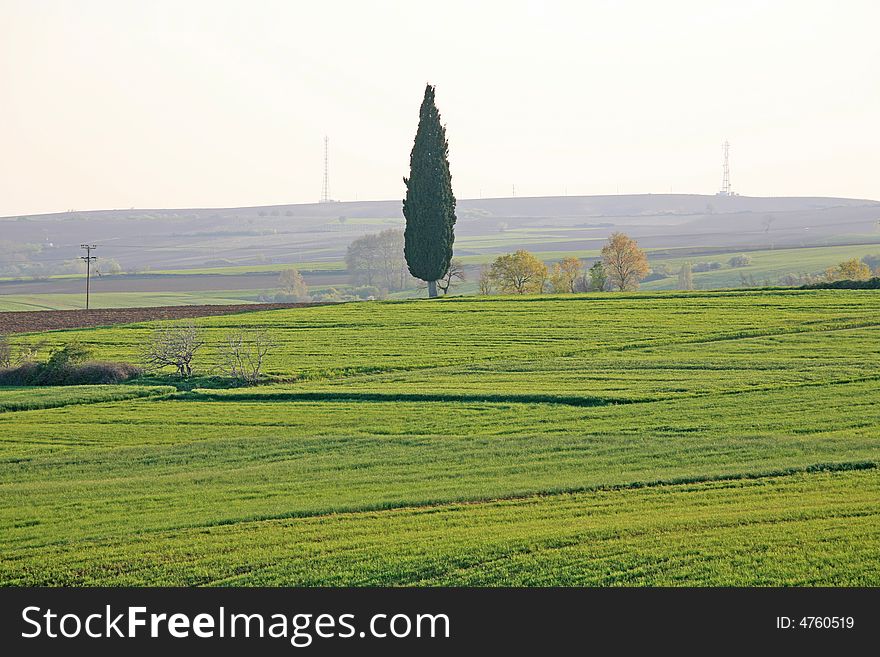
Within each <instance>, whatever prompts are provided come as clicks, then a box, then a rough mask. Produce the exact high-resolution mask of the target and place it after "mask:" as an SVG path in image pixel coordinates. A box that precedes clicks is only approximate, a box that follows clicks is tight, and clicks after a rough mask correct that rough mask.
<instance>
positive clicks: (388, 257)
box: [345, 228, 415, 290]
mask: <svg viewBox="0 0 880 657" xmlns="http://www.w3.org/2000/svg"><path fill="white" fill-rule="evenodd" d="M403 244H404V238H403V231H402V230H398V229H396V228H388V229H387V230H383V231H382V232H380V233H372V234H370V235H363V236H362V237H359V238H358V239H356V240H354V241H353V242H352V243H351V244H350V245H349V247H348V250H347V251H346V254H345V264H346V268H347V269H348V273H349V276H350V277H351V283H352V284H353V285H378V286H381V287H384V288H385V289H387V290H405V289H407V288H410V287H413V286H414V285H415V282H414V280H413V278H412V276H411V275H410V273H409V269H408V267H407V264H406V258H405V257H404V255H403Z"/></svg>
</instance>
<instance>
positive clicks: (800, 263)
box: [642, 244, 880, 290]
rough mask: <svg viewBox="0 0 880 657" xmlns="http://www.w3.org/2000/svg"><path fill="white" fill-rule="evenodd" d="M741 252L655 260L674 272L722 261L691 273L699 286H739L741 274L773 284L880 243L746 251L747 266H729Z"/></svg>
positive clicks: (656, 286)
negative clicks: (711, 268)
mask: <svg viewBox="0 0 880 657" xmlns="http://www.w3.org/2000/svg"><path fill="white" fill-rule="evenodd" d="M741 253H743V252H742V251H731V252H728V253H718V254H711V255H705V256H689V257H683V258H659V259H657V260H656V262H662V263H664V264H666V265H668V266H669V268H670V269H672V270H674V271H677V270H678V269H679V268H681V265H682V264H684V263H685V262H691V263H692V264H696V263H698V262H712V261H715V262H720V263H722V265H723V268H722V269H718V270H715V271H708V272H695V273H694V275H693V278H694V284H695V285H697V286H698V287H699V288H701V289H712V288H728V287H740V286H741V285H742V282H741V280H742V279H741V275H745V276H752V277H754V279H755V281H756V283H757V284H758V285H763V284H764V283H765V281H769V283H770V284H771V285H775V284H776V283H777V281H778V280H779V279H780V278H781V277H782V276H785V275H786V274H802V273H807V274H817V273H821V272H823V271H824V270H825V269H827V268H828V267H831V266H833V265H836V264H838V263H840V262H843V261H844V260H849V259H850V258H857V259H861V258H862V257H863V256H866V255H869V254H880V244H860V245H856V246H823V247H813V248H799V249H777V250H772V251H748V252H745V253H746V255H748V256H749V257H750V258H751V259H752V262H751V264H749V265H748V266H747V267H731V266H730V265H729V264H728V260H730V258H732V257H733V256H736V255H740V254H741ZM653 262H654V261H653V260H652V263H653ZM677 283H678V280H677V278H676V277H671V278H668V279H663V280H659V281H650V282H647V283H643V284H642V287H643V288H644V289H646V290H664V289H675V286H676V284H677Z"/></svg>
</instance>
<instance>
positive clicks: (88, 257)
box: [79, 244, 98, 310]
mask: <svg viewBox="0 0 880 657" xmlns="http://www.w3.org/2000/svg"><path fill="white" fill-rule="evenodd" d="M79 248H81V249H85V250H86V254H85V255H84V256H80V260H85V261H86V310H88V309H89V283H90V282H91V277H92V276H91V274H92V263H93V262H94V261H95V260H97V259H98V258H97V257H96V256H93V255H92V249H97V248H98V247H97V245H95V244H80V245H79Z"/></svg>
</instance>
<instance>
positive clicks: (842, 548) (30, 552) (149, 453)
mask: <svg viewBox="0 0 880 657" xmlns="http://www.w3.org/2000/svg"><path fill="white" fill-rule="evenodd" d="M198 324H199V326H201V327H203V329H204V333H205V336H206V337H207V338H208V341H209V346H208V347H206V348H205V350H204V352H203V353H202V357H203V360H202V362H203V365H202V366H203V368H205V369H207V368H208V367H210V363H211V360H212V357H213V351H212V348H211V347H210V344H214V343H217V342H219V341H220V340H221V338H222V336H223V335H224V334H225V333H226V332H227V331H229V330H230V329H234V328H236V327H238V326H240V325H242V324H245V325H247V326H254V327H261V328H265V329H267V330H268V331H269V332H270V333H271V334H272V336H273V337H274V338H275V340H276V341H277V343H278V347H277V350H276V352H275V353H274V354H273V355H272V356H271V357H270V359H269V367H268V370H269V375H270V383H269V384H266V385H261V386H259V387H256V388H234V389H206V388H198V387H196V388H195V389H192V390H190V389H188V388H189V386H182V387H181V388H180V390H179V391H175V390H174V389H171V388H167V387H159V386H151V385H150V382H149V381H142V382H134V383H133V384H130V385H122V386H107V387H106V389H104V390H92V389H91V388H92V387H90V386H87V387H83V388H82V389H74V388H57V389H40V390H39V391H34V390H33V389H13V388H6V389H3V388H0V409H2V411H0V548H2V551H0V583H3V584H14V585H28V584H48V585H53V584H111V585H123V584H145V585H158V584H174V585H260V584H269V585H275V584H285V585H297V584H300V585H327V584H329V585H505V584H510V585H518V584H523V585H555V584H558V585H581V584H588V585H646V584H655V585H748V584H758V585H772V584H784V585H874V586H876V585H878V584H880V562H878V560H877V558H876V555H877V553H878V549H880V507H878V504H877V502H878V501H880V469H878V463H880V439H878V435H880V433H878V428H880V404H878V402H880V392H878V383H880V371H878V369H877V363H878V362H880V295H877V294H876V293H873V292H868V291H830V290H817V291H765V292H745V291H744V292H727V293H724V292H715V293H710V292H701V293H690V294H679V293H668V292H667V293H662V292H661V293H647V292H646V293H637V294H599V295H582V296H577V297H552V296H543V297H531V298H528V297H527V298H493V297H490V298H459V299H447V300H442V301H434V302H428V301H408V302H383V303H378V302H373V303H357V304H345V305H339V306H323V307H311V308H300V309H292V310H281V311H270V312H259V313H249V314H246V315H238V316H225V317H223V316H221V317H211V318H204V319H201V320H198ZM153 328H155V327H154V325H151V324H135V325H130V326H120V327H112V328H102V329H88V330H76V331H56V332H51V333H47V334H44V335H41V336H39V337H40V338H41V339H46V340H47V341H48V342H49V344H50V345H59V344H63V343H65V342H67V341H69V340H71V339H74V338H76V339H79V340H82V341H84V342H87V343H88V344H90V345H92V346H93V347H95V349H96V351H97V352H98V355H99V356H100V357H101V358H102V359H113V358H116V359H123V360H130V359H133V358H134V357H135V354H136V353H137V350H138V347H139V345H140V344H142V343H143V342H144V341H145V340H146V339H148V338H149V334H150V332H151V331H152V330H153ZM34 340H35V336H14V338H13V339H12V342H13V344H17V343H22V342H28V341H34Z"/></svg>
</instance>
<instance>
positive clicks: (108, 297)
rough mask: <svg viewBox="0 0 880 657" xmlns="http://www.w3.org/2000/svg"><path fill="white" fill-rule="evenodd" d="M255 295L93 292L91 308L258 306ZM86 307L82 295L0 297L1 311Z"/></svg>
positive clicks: (252, 293)
mask: <svg viewBox="0 0 880 657" xmlns="http://www.w3.org/2000/svg"><path fill="white" fill-rule="evenodd" d="M258 301H259V293H258V292H242V291H239V290H220V291H216V292H214V291H209V292H206V291H199V292H179V293H176V292H96V293H95V294H93V295H92V297H91V303H90V305H91V307H92V308H141V307H145V306H196V305H202V304H206V303H217V304H231V303H257V302H258ZM84 307H85V293H84V292H83V293H81V294H27V295H19V294H7V295H0V311H9V310H74V309H78V308H84Z"/></svg>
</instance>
